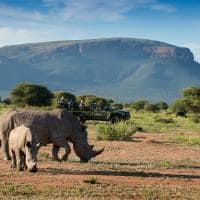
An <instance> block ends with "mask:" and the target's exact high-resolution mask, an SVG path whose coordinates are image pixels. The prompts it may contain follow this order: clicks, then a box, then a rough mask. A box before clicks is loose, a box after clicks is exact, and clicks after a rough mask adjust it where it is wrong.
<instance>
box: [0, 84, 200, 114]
mask: <svg viewBox="0 0 200 200" xmlns="http://www.w3.org/2000/svg"><path fill="white" fill-rule="evenodd" d="M181 94H182V96H181V98H180V99H177V100H176V101H175V102H174V103H172V104H171V105H168V104H167V103H166V102H163V101H161V102H157V103H151V102H149V101H147V100H138V101H133V102H131V103H126V104H122V103H116V102H114V101H113V100H112V99H106V98H103V97H99V96H95V95H93V94H84V95H80V96H76V95H74V94H72V93H70V92H66V91H56V92H52V91H50V90H49V89H48V88H47V87H45V86H43V85H39V84H29V83H19V84H17V85H16V87H15V88H14V89H13V90H12V91H11V93H10V97H8V98H5V99H1V97H0V102H1V103H4V104H6V105H8V104H14V105H16V106H19V107H25V106H51V107H56V106H57V101H58V99H59V98H61V97H64V99H65V101H66V102H68V101H71V102H80V101H81V100H83V102H84V104H85V105H86V106H90V105H92V104H94V103H95V104H96V105H97V106H99V107H104V106H110V107H115V108H117V109H122V108H123V107H125V108H131V109H134V110H136V111H140V110H144V111H150V112H159V111H161V110H167V109H170V110H171V111H172V112H184V113H187V112H192V113H200V87H194V86H193V87H188V88H185V89H183V90H182V92H181Z"/></svg>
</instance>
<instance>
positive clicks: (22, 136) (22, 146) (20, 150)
mask: <svg viewBox="0 0 200 200" xmlns="http://www.w3.org/2000/svg"><path fill="white" fill-rule="evenodd" d="M39 146H40V143H39V142H38V138H37V136H36V135H35V134H33V133H32V132H31V130H30V129H29V128H27V127H26V126H24V125H21V126H19V127H16V128H14V129H13V130H12V131H11V132H10V135H9V147H10V148H9V150H10V155H11V161H12V163H11V168H13V169H14V168H16V167H17V169H18V170H20V171H21V170H23V169H24V168H28V170H29V171H30V172H36V171H37V152H38V148H39Z"/></svg>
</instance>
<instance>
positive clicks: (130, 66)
mask: <svg viewBox="0 0 200 200" xmlns="http://www.w3.org/2000/svg"><path fill="white" fill-rule="evenodd" d="M1 57H4V58H5V57H6V58H7V59H9V61H10V62H13V66H14V65H15V67H17V68H18V69H20V70H18V71H19V72H18V71H16V77H18V78H17V79H16V81H14V82H13V83H12V84H9V87H7V88H6V87H3V88H1V89H2V90H5V89H8V90H10V89H11V85H13V87H14V86H15V85H14V83H17V82H20V81H24V80H25V79H28V80H31V81H32V82H35V83H42V84H45V85H46V86H47V87H50V89H52V90H67V91H73V92H75V93H77V94H81V93H95V94H97V95H101V96H104V97H108V98H113V99H114V100H117V101H122V102H127V101H132V100H135V99H141V98H145V99H149V100H152V101H155V100H165V101H168V102H169V101H173V100H174V99H175V98H177V97H178V95H179V91H180V90H181V89H182V88H184V87H187V86H189V85H199V84H200V80H199V77H200V64H198V63H197V62H195V61H194V56H193V54H192V52H191V51H190V49H188V48H185V47H178V46H175V45H171V44H167V43H164V42H160V41H153V40H146V39H135V38H106V39H105V38H104V39H103V38H101V39H90V40H75V41H71V40H70V41H53V42H44V43H31V44H22V45H12V46H6V47H2V48H0V60H1ZM14 63H15V64H14ZM6 66H7V65H6V63H5V62H4V63H3V62H0V67H1V69H3V74H8V75H9V73H11V72H9V70H7V71H6V68H7V67H6ZM27 69H28V70H29V71H30V72H31V71H32V72H31V74H32V76H30V77H29V75H27V78H26V76H25V77H24V78H21V79H20V74H21V73H20V71H23V70H24V71H26V70H27ZM10 70H11V69H10ZM13 70H14V67H13ZM11 71H12V70H11ZM25 74H26V73H25ZM29 74H30V73H29ZM1 78H2V79H1V83H2V85H6V84H4V82H5V80H4V79H3V77H1ZM163 90H165V91H166V92H164V91H163Z"/></svg>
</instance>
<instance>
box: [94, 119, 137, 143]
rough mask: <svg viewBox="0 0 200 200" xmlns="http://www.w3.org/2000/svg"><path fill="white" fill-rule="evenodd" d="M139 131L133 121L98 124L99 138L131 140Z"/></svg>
mask: <svg viewBox="0 0 200 200" xmlns="http://www.w3.org/2000/svg"><path fill="white" fill-rule="evenodd" d="M136 131H137V127H136V125H135V124H133V123H131V122H119V123H116V124H108V123H100V124H98V126H97V139H98V140H111V141H112V140H130V138H131V136H132V135H133V134H134V133H135V132H136Z"/></svg>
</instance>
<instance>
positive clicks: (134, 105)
mask: <svg viewBox="0 0 200 200" xmlns="http://www.w3.org/2000/svg"><path fill="white" fill-rule="evenodd" d="M148 103H149V102H148V101H146V100H139V101H136V102H133V103H131V104H130V106H131V108H133V109H135V110H136V111H139V110H143V109H144V106H145V105H146V104H148Z"/></svg>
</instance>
